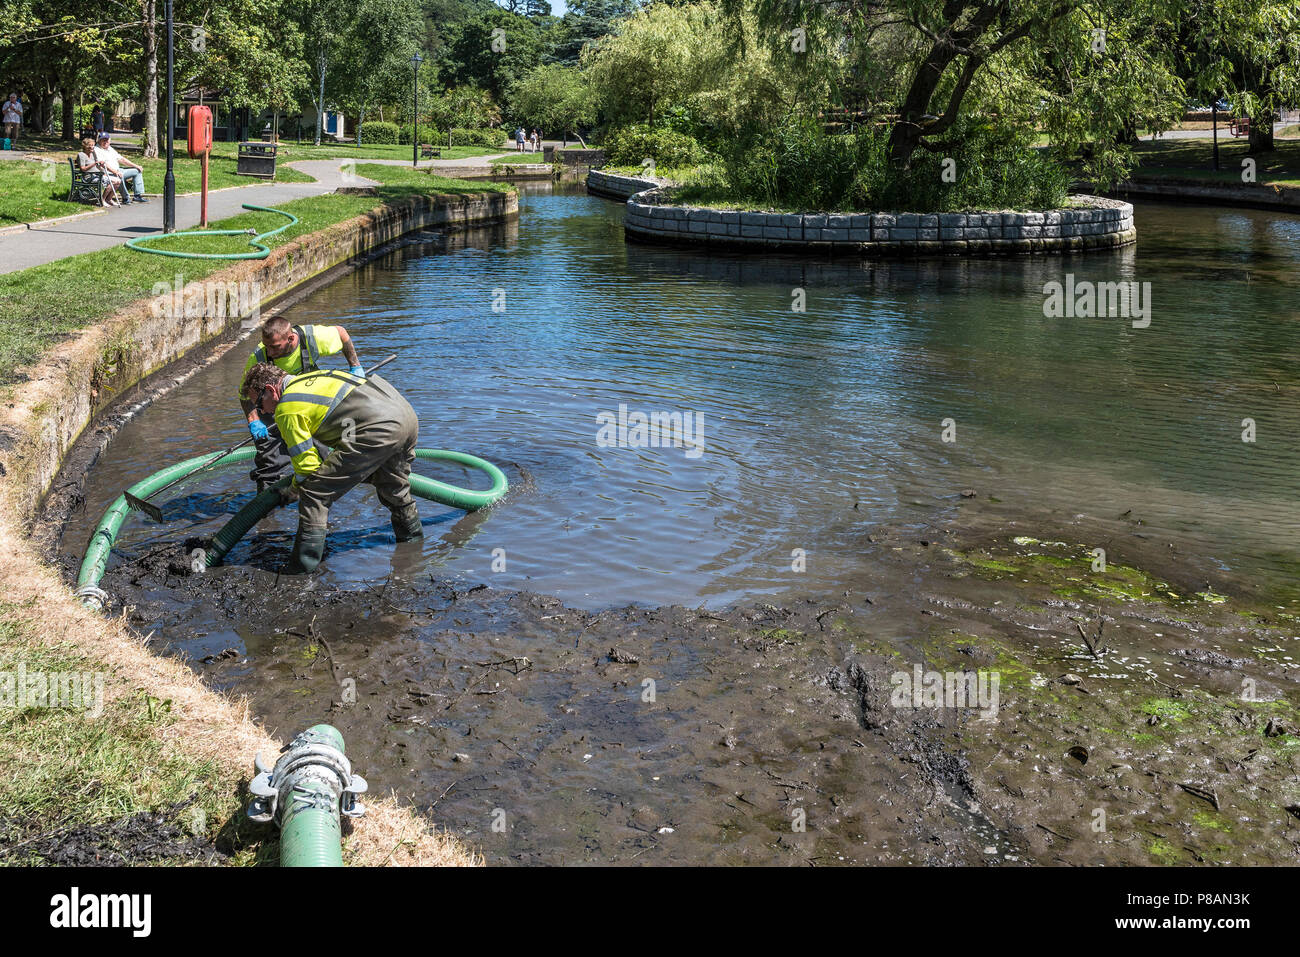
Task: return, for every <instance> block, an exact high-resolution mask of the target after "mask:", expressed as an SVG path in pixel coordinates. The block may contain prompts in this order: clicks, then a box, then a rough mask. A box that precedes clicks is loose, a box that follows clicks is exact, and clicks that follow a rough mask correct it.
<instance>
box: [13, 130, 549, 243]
mask: <svg viewBox="0 0 1300 957" xmlns="http://www.w3.org/2000/svg"><path fill="white" fill-rule="evenodd" d="M32 145H34V147H35V148H34V149H33V150H32V152H33V154H35V156H36V158H34V159H32V160H5V161H3V162H0V226H9V225H14V224H17V223H34V222H38V221H40V220H42V219H53V218H54V217H56V216H67V215H70V214H72V213H80V212H85V211H87V210H89V209H91V208H93V207H91V206H88V205H87V204H85V203H77V202H68V199H67V196H68V188H69V186H70V185H71V180H72V172H71V170H70V169H69V168H68V157H69V156H75V155H76V153H77V152H78V150H79V147H69V146H67V145H66V144H62V143H60V142H58V141H57V140H40V141H38V142H37V143H36V144H31V143H24V146H32ZM499 152H501V150H490V149H486V148H484V147H481V146H453V147H451V148H448V147H445V146H444V147H443V148H442V159H453V160H459V159H470V158H473V157H476V156H491V155H492V154H494V153H499ZM237 155H238V144H236V143H217V144H215V145H214V146H213V150H212V156H211V159H210V161H209V163H208V189H225V188H227V187H230V186H253V185H256V184H257V183H266V182H276V183H310V182H312V177H311V176H308V175H307V174H306V173H302V172H299V171H298V170H296V169H293V168H291V167H289V166H288V165H287V164H289V163H292V162H295V161H297V160H312V159H357V160H362V161H364V160H367V159H385V160H389V159H397V160H409V159H410V158H411V147H409V146H360V147H358V146H355V145H350V144H325V143H323V144H321V145H320V146H312V145H310V144H303V145H301V146H299V145H297V144H294V143H285V142H281V143H280V149H279V151H278V156H277V161H276V169H275V179H274V180H264V179H261V178H259V177H253V176H240V175H239V174H238V173H237V172H235V170H236V168H237V167H238V160H237ZM123 156H124V157H125V158H126V159H128V160H130V161H131V162H133V163H138V164H139V165H140V166H143V167H144V186H145V192H147V193H158V194H161V193H162V189H163V178H164V177H165V176H166V174H167V160H166V158H164V157H159V158H158V159H145V158H142V157H141V156H140V155H139V154H138V153H132V152H123ZM539 162H540V160H539ZM172 172H173V175H174V176H175V177H176V192H177V194H178V195H181V194H185V193H197V192H198V191H199V189H200V185H201V182H202V166H201V164H200V162H199V160H197V159H190V158H189V156H187V155H186V153H185V149H184V144H181V148H180V149H179V150H178V151H177V152H176V154H175V155H174V157H173V165H172Z"/></svg>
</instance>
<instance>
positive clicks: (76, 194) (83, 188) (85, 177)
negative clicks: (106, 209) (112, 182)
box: [68, 156, 108, 206]
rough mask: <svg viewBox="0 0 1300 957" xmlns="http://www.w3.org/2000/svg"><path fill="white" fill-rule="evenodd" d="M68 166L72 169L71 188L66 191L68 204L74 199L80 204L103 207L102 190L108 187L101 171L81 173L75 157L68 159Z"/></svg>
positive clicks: (94, 170)
mask: <svg viewBox="0 0 1300 957" xmlns="http://www.w3.org/2000/svg"><path fill="white" fill-rule="evenodd" d="M68 165H69V166H71V167H72V186H71V187H69V189H68V202H72V201H73V200H74V199H75V200H77V201H78V202H81V203H94V204H95V205H97V206H103V205H104V190H105V188H106V187H107V186H108V183H107V182H106V181H105V179H104V172H103V170H97V169H92V170H89V171H83V170H82V169H81V167H79V166H78V165H77V158H76V157H75V156H69V157H68Z"/></svg>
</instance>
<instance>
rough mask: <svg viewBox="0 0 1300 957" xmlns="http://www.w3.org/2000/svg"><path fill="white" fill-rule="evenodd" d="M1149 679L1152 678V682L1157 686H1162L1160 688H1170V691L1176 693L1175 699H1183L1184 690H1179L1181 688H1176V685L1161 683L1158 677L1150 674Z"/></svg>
mask: <svg viewBox="0 0 1300 957" xmlns="http://www.w3.org/2000/svg"><path fill="white" fill-rule="evenodd" d="M1147 677H1148V678H1150V679H1151V680H1152V681H1154V682H1155V683H1156V684H1158V685H1160V687H1162V688H1168V689H1169V690H1170V691H1172V692H1173V693H1174V697H1175V698H1181V697H1182V696H1183V689H1182V688H1179V687H1178V686H1176V685H1171V684H1170V683H1169V682H1167V681H1161V680H1160V679H1159V678H1157V677H1156V676H1155V675H1153V674H1148V675H1147Z"/></svg>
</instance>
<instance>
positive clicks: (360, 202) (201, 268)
mask: <svg viewBox="0 0 1300 957" xmlns="http://www.w3.org/2000/svg"><path fill="white" fill-rule="evenodd" d="M357 173H358V174H359V175H361V176H365V177H367V178H369V179H373V180H377V181H378V182H380V183H382V184H383V185H381V186H380V187H379V188H378V195H377V196H354V195H344V194H339V193H327V194H325V195H323V196H312V197H307V198H305V199H297V200H294V201H292V202H289V203H284V204H282V205H281V206H279V207H277V208H279V209H283V210H285V211H286V212H289V213H293V214H294V215H295V216H297V217H298V219H299V222H298V223H297V224H295V225H294V226H291V227H290V228H289V229H287V230H285V231H284V232H282V233H280V234H279V235H278V236H274V237H272V238H271V239H269V240H267V242H266V244H267V245H268V246H270V247H272V248H275V247H277V246H281V245H283V244H284V243H287V242H289V241H291V240H293V239H296V238H297V237H299V236H303V235H306V234H307V233H311V232H315V231H316V230H319V229H324V228H325V227H326V226H331V225H333V224H334V223H338V222H342V221H343V220H345V219H351V218H352V217H353V216H359V215H361V214H362V213H364V212H367V211H369V210H371V209H374V208H375V207H377V206H380V205H382V204H384V203H386V202H392V201H394V200H399V199H402V198H404V197H406V196H410V195H413V194H417V193H422V194H463V193H481V192H486V191H503V192H508V191H510V190H511V189H512V187H511V186H509V185H507V184H505V183H483V182H470V181H468V180H456V179H448V178H446V177H442V176H436V175H433V174H431V173H429V172H426V171H424V170H412V169H410V168H408V167H401V166H382V165H379V164H372V163H362V164H358V166H357ZM283 222H284V218H283V217H281V216H276V215H275V214H273V213H261V212H245V213H241V214H240V215H238V216H232V217H230V218H228V219H223V220H219V221H216V222H213V223H212V224H211V227H212V228H213V229H250V228H251V229H255V230H257V231H258V232H265V231H267V230H270V229H274V228H275V227H276V226H279V225H280V224H281V223H283ZM161 244H162V245H164V246H165V248H167V249H170V250H175V251H178V252H203V253H213V252H246V251H248V250H249V248H250V247H249V246H248V242H247V238H246V237H241V236H212V237H204V236H193V237H190V236H183V237H179V238H174V239H168V240H163V241H161ZM230 262H231V261H229V260H220V259H216V260H204V259H193V260H186V259H175V258H172V257H168V256H152V255H149V254H147V253H139V252H135V251H134V250H131V249H128V248H126V246H124V245H123V246H115V247H113V248H112V249H101V250H98V251H96V252H93V253H84V254H82V255H78V256H69V257H67V258H66V259H59V260H56V261H55V262H52V263H46V264H44V265H41V266H34V267H32V268H31V269H22V270H19V271H18V272H13V273H8V274H5V275H2V276H0V384H7V383H12V382H14V381H16V380H17V379H18V378H19V376H18V375H16V374H15V373H14V371H13V370H14V368H15V366H20V365H28V364H31V363H33V362H35V361H36V360H38V359H39V358H40V357H41V356H42V355H43V354H44V353H45V352H46V351H47V350H48V349H49V348H51V347H52V346H53V345H55V344H56V343H58V341H59V340H60V339H62V338H63V337H64V336H66V335H67V334H69V333H71V332H74V331H76V330H78V329H82V328H84V327H86V326H87V325H90V324H91V323H94V322H96V321H98V320H100V319H103V318H105V317H107V316H109V315H112V314H113V313H114V312H116V311H117V310H118V309H121V308H123V307H124V306H127V305H129V304H130V303H132V302H135V301H137V300H139V299H143V298H145V297H146V296H149V295H150V293H151V291H152V289H153V286H154V284H155V283H158V282H167V283H170V282H173V281H174V280H175V278H176V276H177V274H178V273H179V274H180V275H181V276H182V281H184V282H190V281H193V280H196V279H202V278H203V277H204V276H207V275H209V274H210V273H212V272H215V271H216V270H218V269H222V268H224V267H226V266H228V265H230Z"/></svg>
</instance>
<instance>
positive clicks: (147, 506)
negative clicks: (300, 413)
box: [122, 353, 397, 522]
mask: <svg viewBox="0 0 1300 957" xmlns="http://www.w3.org/2000/svg"><path fill="white" fill-rule="evenodd" d="M396 358H397V354H396V353H394V354H393V355H391V356H389V357H388V358H387V359H384V360H383V361H381V362H377V363H375V364H374V365H373V366H371V368H370V373H374V372H376V371H378V370H379V369H380V368H382V367H383V366H386V365H388V363H390V362H392V361H393V360H394V359H396ZM325 374H326V375H330V374H332V373H330V372H325ZM368 374H369V373H368ZM274 428H275V426H272V427H271V429H272V430H273V429H274ZM277 437H278V436H277ZM252 441H254V438H253V436H251V435H250V436H249V437H248V438H246V439H244V441H242V442H239V443H237V444H235V445H232V446H231V447H230V448H228V449H226V450H225V451H224V452H218V453H217V454H216V455H214V456H213V457H212V458H210V459H208V460H207V461H206V462H204V463H203V464H202V465H200V466H199V467H198V468H196V469H195V470H194V471H193V472H187V473H185V474H184V475H182V476H181V477H180V478H178V479H176V480H175V481H172V482H168V483H167V484H166V485H164V486H163V487H162V488H160V489H155V490H154V491H152V492H150V493H149V497H150V498H152V497H153V496H155V495H158V494H159V493H161V492H165V491H167V490H168V489H169V488H172V487H174V486H176V485H179V484H180V483H181V482H184V481H185V480H186V479H188V478H193V477H194V476H195V475H198V474H199V473H200V472H206V471H207V470H208V469H210V468H212V466H214V465H216V464H217V462H219V461H221V460H222V459H224V458H225V457H226V456H227V455H229V454H230V453H231V452H235V451H238V450H239V449H242V448H243V447H244V446H245V445H248V443H250V442H252ZM122 497H123V498H125V499H126V504H127V505H128V506H130V507H131V508H133V509H135V511H137V512H144V513H145V514H146V515H148V516H149V517H150V518H151V519H153V520H154V521H155V522H161V521H162V520H163V514H162V509H161V508H159V507H158V506H157V505H155V504H154V503H153V502H149V501H146V500H145V499H143V498H140V497H139V496H136V495H132V494H131V493H130V492H123V493H122Z"/></svg>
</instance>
